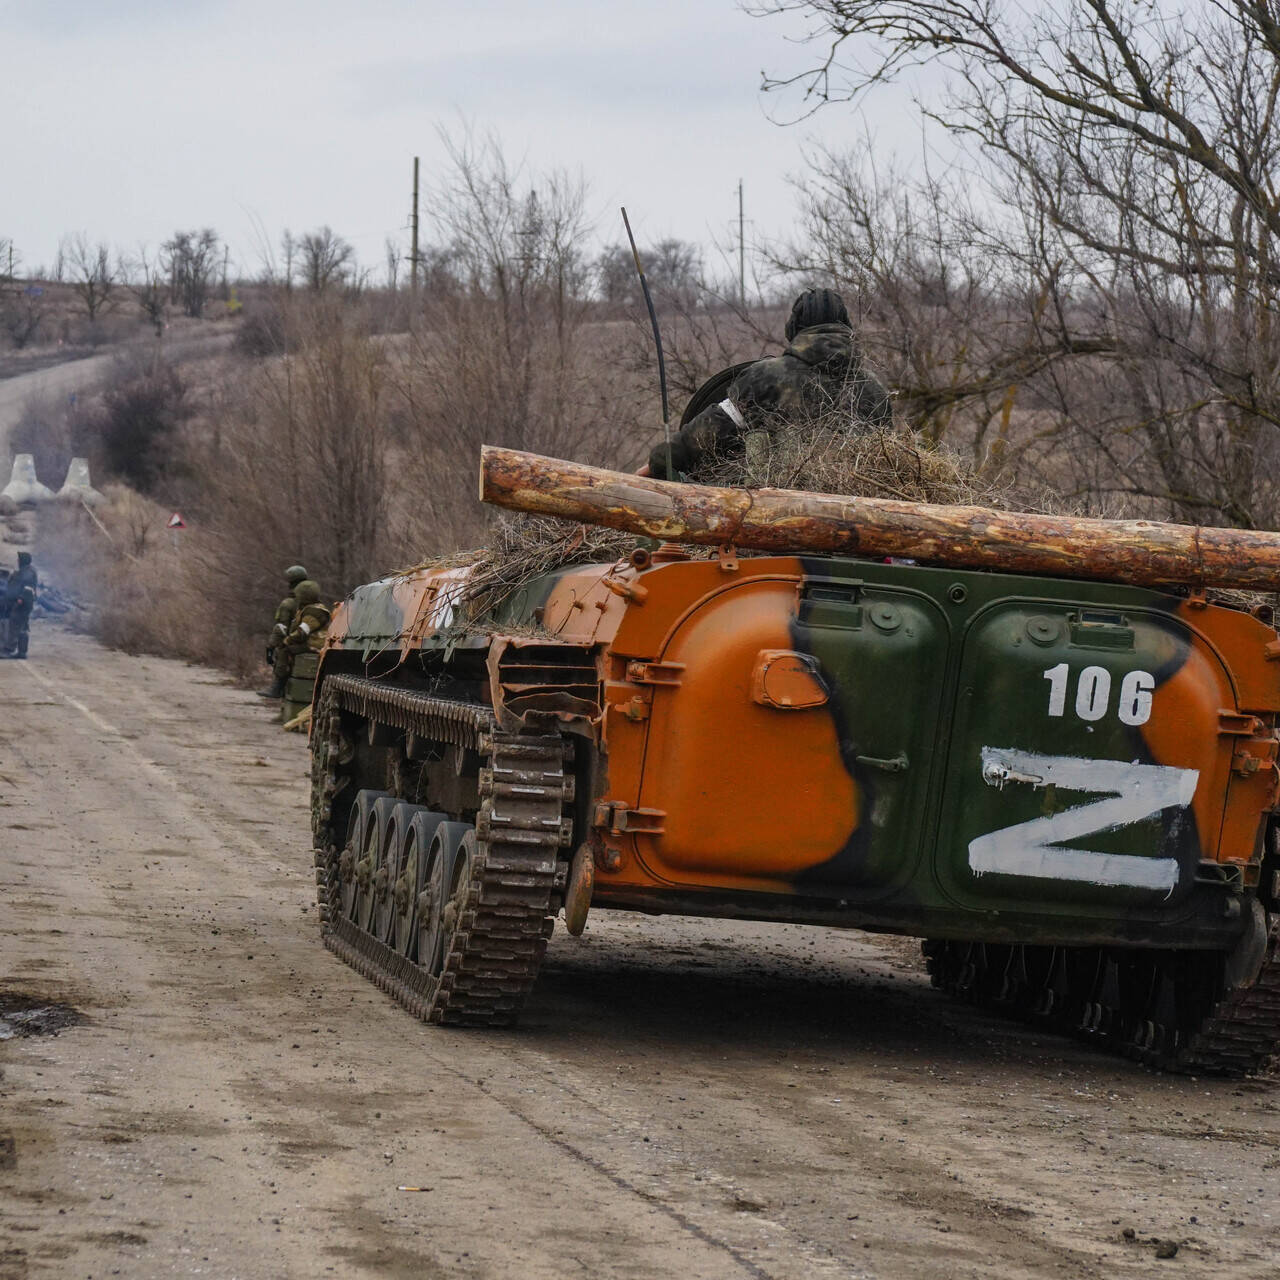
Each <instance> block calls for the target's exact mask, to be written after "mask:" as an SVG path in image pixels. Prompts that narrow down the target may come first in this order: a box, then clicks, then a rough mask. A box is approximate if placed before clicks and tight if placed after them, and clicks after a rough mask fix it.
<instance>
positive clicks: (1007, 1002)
mask: <svg viewBox="0 0 1280 1280" xmlns="http://www.w3.org/2000/svg"><path fill="white" fill-rule="evenodd" d="M923 950H924V954H925V958H926V961H927V964H928V969H929V973H930V976H931V977H932V979H933V984H934V986H936V987H939V988H941V989H942V990H944V991H947V992H949V993H950V994H951V995H955V996H959V997H960V998H962V999H965V1000H967V1001H969V1002H970V1003H972V1004H976V1005H980V1006H982V1007H984V1008H988V1009H991V1010H994V1011H996V1012H1000V1013H1006V1014H1014V1015H1016V1016H1020V1017H1025V1018H1029V1019H1032V1020H1034V1021H1038V1022H1044V1023H1047V1024H1048V1025H1050V1026H1052V1027H1053V1028H1054V1029H1055V1030H1058V1031H1063V1032H1068V1033H1073V1034H1076V1035H1079V1036H1081V1037H1083V1038H1084V1039H1086V1040H1089V1041H1090V1042H1092V1043H1095V1044H1102V1045H1104V1046H1105V1047H1107V1048H1108V1049H1111V1050H1113V1051H1115V1052H1119V1053H1122V1054H1124V1055H1125V1056H1126V1057H1130V1058H1134V1059H1136V1060H1138V1061H1140V1062H1143V1063H1145V1064H1146V1065H1147V1066H1149V1067H1153V1068H1156V1069H1158V1070H1162V1071H1176V1072H1181V1073H1203V1074H1206V1075H1222V1076H1243V1075H1248V1074H1249V1073H1251V1072H1256V1071H1260V1070H1262V1069H1263V1068H1265V1067H1266V1066H1267V1064H1268V1062H1269V1061H1270V1060H1271V1059H1272V1058H1273V1057H1274V1056H1275V1055H1276V1053H1277V1052H1278V1051H1280V921H1278V922H1276V923H1275V924H1273V925H1272V926H1271V931H1270V934H1269V937H1268V941H1267V949H1266V954H1265V957H1264V959H1263V962H1262V967H1261V969H1260V970H1259V972H1258V974H1257V976H1256V977H1255V979H1254V980H1253V982H1251V983H1250V984H1249V985H1247V986H1241V987H1238V988H1236V989H1234V990H1230V991H1226V992H1223V991H1222V987H1223V985H1224V984H1223V983H1222V979H1221V974H1222V967H1223V963H1224V962H1223V958H1222V957H1221V956H1219V955H1217V954H1215V953H1205V952H1182V953H1177V954H1175V953H1172V952H1144V951H1133V952H1124V951H1120V950H1118V949H1114V948H1105V947H1077V948H1049V947H1030V946H1027V947H1020V946H988V945H984V944H981V943H961V942H934V941H930V942H926V943H925V944H924V948H923ZM1122 966H1124V967H1126V968H1127V971H1128V972H1127V980H1126V975H1124V974H1122ZM1033 975H1034V976H1033ZM1206 984H1210V990H1209V994H1208V995H1207V996H1206V995H1204V992H1205V989H1206ZM1193 987H1198V989H1199V996H1197V991H1196V990H1193V989H1192V988H1193ZM1197 1005H1199V1006H1200V1007H1199V1011H1198V1014H1197V1013H1192V1014H1191V1015H1190V1016H1188V1010H1195V1009H1196V1007H1197ZM1180 1015H1181V1016H1180Z"/></svg>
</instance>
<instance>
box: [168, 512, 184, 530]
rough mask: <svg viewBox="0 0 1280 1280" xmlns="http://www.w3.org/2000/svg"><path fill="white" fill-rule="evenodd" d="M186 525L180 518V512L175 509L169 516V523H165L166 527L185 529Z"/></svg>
mask: <svg viewBox="0 0 1280 1280" xmlns="http://www.w3.org/2000/svg"><path fill="white" fill-rule="evenodd" d="M186 527H187V522H186V521H185V520H184V519H183V518H182V514H181V513H180V512H178V511H175V512H174V513H173V515H171V516H170V517H169V523H168V524H167V525H165V528H166V529H185V528H186Z"/></svg>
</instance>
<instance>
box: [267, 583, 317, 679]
mask: <svg viewBox="0 0 1280 1280" xmlns="http://www.w3.org/2000/svg"><path fill="white" fill-rule="evenodd" d="M284 576H285V580H286V581H287V582H288V584H289V594H288V595H287V596H285V598H284V599H283V600H281V601H280V603H279V604H278V605H276V611H275V613H274V615H273V616H272V620H271V621H272V625H271V634H270V635H269V636H268V637H267V666H269V667H271V668H272V669H274V668H275V665H276V650H277V649H278V648H279V647H280V645H281V644H282V643H283V641H284V638H285V636H286V635H287V634H288V631H289V628H290V626H292V624H293V617H294V614H296V613H297V612H298V600H297V594H296V593H297V590H298V583H300V582H302V581H304V580H305V579H306V576H307V571H306V569H304V568H303V567H302V565H300V564H291V565H290V566H289V567H288V568H287V569H286V570H285V571H284ZM277 686H280V687H279V688H278V689H277ZM259 696H260V697H263V698H280V697H283V696H284V687H283V685H281V684H280V681H279V680H276V681H274V682H273V683H272V685H271V687H270V688H269V689H261V690H259Z"/></svg>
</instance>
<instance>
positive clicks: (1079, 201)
mask: <svg viewBox="0 0 1280 1280" xmlns="http://www.w3.org/2000/svg"><path fill="white" fill-rule="evenodd" d="M757 7H758V9H760V10H762V11H771V12H772V11H778V10H782V9H799V10H803V11H805V12H806V13H807V14H808V15H809V16H810V17H811V18H812V19H813V22H812V25H811V28H810V29H811V31H812V33H813V35H814V38H815V39H817V40H820V41H822V42H823V46H822V51H821V53H820V54H819V55H818V56H817V57H816V58H815V60H814V63H813V65H812V66H811V67H810V68H809V69H808V70H807V71H806V72H804V73H802V74H801V75H800V76H799V77H797V80H798V82H799V83H800V84H801V85H802V86H803V88H804V90H805V92H806V95H807V102H808V104H809V105H812V104H814V103H822V102H826V101H833V100H838V99H843V98H848V97H854V98H857V97H860V96H862V95H864V94H866V93H869V92H874V90H875V86H876V85H878V84H879V83H881V82H883V81H885V80H888V79H892V78H894V77H895V76H896V75H897V74H898V73H899V72H900V71H902V70H903V69H904V68H907V67H910V66H913V65H922V64H923V65H930V66H933V65H934V64H937V69H940V70H942V71H943V72H944V75H943V76H936V75H935V77H934V79H933V83H935V84H938V83H941V84H943V85H944V89H943V91H942V92H941V93H940V94H938V95H937V96H935V97H933V98H931V99H929V100H928V101H927V102H926V104H925V108H924V110H925V114H926V116H927V117H928V118H930V119H932V120H933V121H934V122H935V123H936V124H938V125H940V126H941V127H944V128H946V129H949V130H952V131H953V132H955V133H956V134H958V135H960V136H962V137H963V138H965V139H967V140H969V141H971V142H973V143H974V144H976V147H977V149H978V154H977V156H976V157H975V160H976V163H975V164H974V165H973V166H972V170H971V172H970V173H969V174H968V175H967V180H968V181H969V182H970V183H975V182H976V183H978V184H980V187H981V190H982V199H981V201H979V202H977V203H978V205H979V207H980V208H979V216H976V217H974V218H972V219H970V220H969V224H968V225H967V226H966V227H964V228H963V230H964V235H963V237H960V238H957V237H956V236H955V235H954V234H953V232H954V231H955V230H956V229H957V228H956V226H955V225H954V220H952V222H953V225H951V226H949V227H948V228H947V234H946V236H945V238H944V240H943V242H942V244H943V248H944V251H945V252H946V253H947V254H949V255H950V256H951V257H952V260H953V261H956V262H958V263H960V264H961V266H962V269H965V270H967V269H968V268H969V266H970V264H973V263H975V262H976V263H977V264H978V265H979V266H983V265H987V266H988V267H989V273H988V278H987V282H986V283H985V285H984V290H983V292H984V293H986V294H987V295H988V296H987V298H985V299H982V301H983V308H982V309H983V310H986V311H987V313H988V319H987V321H986V323H987V324H988V325H990V321H992V320H994V321H995V326H994V328H991V327H988V328H986V329H984V327H983V326H984V321H983V319H982V317H981V316H980V315H979V316H975V317H974V319H973V321H972V322H968V321H967V319H966V317H965V315H964V313H963V308H960V309H958V310H957V309H955V308H953V309H952V310H951V311H950V313H949V314H950V317H951V318H954V319H956V320H957V322H958V329H957V334H958V338H957V340H956V341H954V342H952V344H951V347H950V349H951V350H953V351H955V352H956V353H957V354H958V355H961V359H960V360H959V362H958V369H959V376H958V377H957V378H956V380H955V386H954V388H947V387H946V386H945V383H944V385H943V388H942V389H943V390H946V391H947V392H948V395H949V396H950V405H951V406H952V410H951V411H952V412H955V411H959V412H960V413H961V417H962V418H963V417H964V416H966V415H968V414H969V413H970V412H972V413H973V415H974V416H975V417H976V418H977V420H978V424H977V425H978V431H979V434H981V433H982V432H983V431H985V430H986V429H987V428H986V427H985V426H984V425H983V423H984V421H985V423H986V424H988V425H990V424H991V423H998V424H999V425H998V428H997V430H996V438H995V439H994V440H990V437H987V439H988V442H989V452H988V455H987V456H988V457H989V458H994V459H996V460H997V461H999V462H1000V463H1001V464H1002V465H1007V464H1008V458H1007V452H1006V456H1005V457H1001V450H1002V449H1004V448H1005V446H1012V445H1013V444H1015V443H1017V444H1018V445H1019V447H1020V448H1022V449H1023V450H1025V455H1024V460H1023V465H1026V466H1029V467H1034V468H1038V469H1039V470H1040V471H1041V473H1042V474H1044V475H1045V476H1052V478H1053V479H1054V480H1055V481H1057V482H1058V483H1059V484H1061V485H1062V486H1063V487H1064V488H1069V489H1071V490H1073V491H1075V492H1077V493H1078V494H1080V495H1081V496H1082V497H1084V498H1087V499H1088V500H1089V501H1093V502H1108V501H1115V500H1121V501H1123V502H1125V503H1126V505H1128V507H1129V508H1130V509H1131V510H1134V511H1136V512H1141V513H1145V514H1153V515H1161V516H1172V517H1173V518H1176V519H1181V520H1187V521H1195V522H1202V523H1210V524H1214V523H1230V524H1237V525H1243V526H1257V525H1260V524H1271V525H1274V524H1275V523H1277V521H1278V520H1280V488H1277V484H1276V482H1275V480H1274V479H1273V477H1274V476H1275V474H1276V463H1277V461H1280V459H1278V458H1277V448H1278V440H1280V431H1278V428H1280V380H1278V379H1277V375H1276V370H1277V368H1280V334H1278V331H1277V325H1276V322H1275V321H1276V315H1277V299H1278V296H1280V294H1278V290H1280V271H1278V270H1277V268H1276V265H1275V254H1274V240H1275V237H1276V235H1277V233H1280V211H1278V209H1277V205H1276V202H1275V199H1274V195H1273V193H1272V191H1271V188H1270V186H1269V185H1268V182H1267V179H1266V176H1265V175H1267V174H1269V173H1270V172H1271V171H1272V170H1273V169H1274V167H1275V164H1276V161H1277V158H1278V157H1280V116H1278V115H1277V103H1278V101H1280V99H1277V95H1276V93H1275V85H1276V83H1277V75H1280V70H1278V69H1280V35H1278V34H1277V27H1276V24H1275V21H1274V12H1273V10H1272V8H1271V7H1270V6H1268V5H1264V4H1260V3H1257V2H1256V0H1224V3H1221V4H1215V5H1209V6H1202V7H1200V8H1194V7H1193V8H1192V9H1190V10H1184V9H1176V10H1175V9H1171V8H1169V9H1166V8H1162V7H1161V6H1158V5H1143V6H1135V5H1122V4H1117V3H1114V2H1113V0H1067V2H1066V3H1063V4H1060V5H1050V6H1008V7H1005V8H1003V9H1001V8H998V7H997V8H993V7H992V6H990V5H988V4H985V3H977V2H975V3H970V2H969V0H962V2H960V3H939V2H937V0H895V3H892V4H887V5H886V4H881V3H877V2H874V0H794V3H793V2H792V0H776V2H775V0H770V2H769V3H764V4H761V5H759V6H757ZM846 42H849V43H848V45H847V46H846ZM854 42H856V44H857V47H858V49H859V54H860V56H859V58H858V60H857V62H856V63H850V62H846V61H844V59H843V58H842V52H843V49H844V48H845V47H853V43H854ZM827 176H828V177H830V176H831V175H830V167H829V166H828V168H827ZM836 176H837V178H838V177H839V175H836ZM832 185H833V188H834V189H836V195H837V197H838V202H839V201H843V202H844V203H845V205H846V207H847V209H848V210H849V211H850V213H851V216H852V220H853V221H852V227H853V230H854V232H855V234H854V236H853V240H852V242H851V243H852V246H853V255H852V256H853V257H854V258H855V259H856V260H857V262H858V264H859V266H862V265H864V264H865V263H866V261H867V260H868V258H869V257H878V260H879V261H881V262H883V261H886V260H889V259H887V258H886V255H885V253H884V246H885V237H886V235H887V236H888V238H889V240H890V243H891V247H893V246H892V235H893V229H894V223H893V220H892V218H887V217H885V216H884V213H885V211H884V210H883V209H881V210H879V211H878V212H877V211H875V210H872V212H873V214H874V215H875V216H873V217H871V218H865V217H862V216H861V215H862V213H863V212H864V211H865V209H866V208H867V204H866V201H862V202H861V203H860V202H859V197H858V193H857V192H856V191H855V192H854V193H853V198H852V199H847V198H846V197H847V196H848V192H847V191H845V190H843V189H842V187H844V188H847V187H848V185H849V184H847V183H845V184H841V183H840V182H836V183H834V184H832ZM927 197H928V191H927V189H926V190H925V191H917V192H913V193H911V196H910V198H911V199H912V200H913V201H923V202H924V208H925V209H926V210H929V209H930V205H929V201H928V198H927ZM919 207H920V205H919V204H917V205H916V209H917V210H918V209H919ZM916 219H917V222H918V221H919V220H920V218H919V215H918V213H917V215H916ZM925 220H926V221H927V220H928V214H926V217H925ZM966 245H967V246H968V248H969V252H968V253H967V254H966V252H965V247H966ZM890 259H891V255H890ZM992 272H993V273H994V274H991V273H992ZM973 278H980V277H973ZM1009 321H1013V323H1012V324H1011V325H1010V324H1009ZM1002 329H1003V330H1006V331H1005V332H1002V331H1001V330H1002ZM928 334H929V331H928V329H927V328H925V327H916V326H913V330H912V339H913V340H914V341H920V340H922V338H923V340H924V341H925V342H926V344H927V343H928ZM965 335H968V337H969V338H970V339H972V340H973V341H972V343H970V344H967V343H966V341H965ZM992 338H994V341H992ZM984 348H985V350H984ZM947 349H948V348H947V346H946V344H944V348H943V351H944V353H945V351H946V350H947ZM974 351H978V352H981V358H979V359H978V360H977V361H972V359H971V356H972V353H973V352H974ZM1046 357H1047V358H1046ZM947 364H948V361H947V360H946V359H945V358H944V359H943V360H942V361H941V362H940V364H939V365H938V366H937V370H938V372H941V373H943V374H945V372H946V369H947ZM913 372H915V373H916V375H917V377H916V381H917V382H919V383H921V384H922V385H923V386H924V387H925V389H926V390H928V384H927V382H925V381H924V380H922V379H920V378H919V377H918V374H919V372H921V371H920V370H916V371H913ZM975 375H976V376H975ZM938 381H939V379H938V378H937V377H936V376H935V377H934V378H933V382H934V383H935V384H937V383H938ZM905 390H906V389H905V388H904V392H905ZM906 398H907V397H906V396H905V394H904V399H906ZM1010 400H1012V401H1013V402H1016V409H1015V410H1014V411H1013V418H1012V421H1011V415H1010V413H1008V412H1006V410H1005V408H1004V406H1005V404H1006V403H1009V402H1010ZM1019 417H1021V419H1022V421H1021V423H1019V422H1018V420H1017V419H1018V418H1019ZM1019 427H1021V428H1022V429H1021V432H1019ZM947 429H948V430H950V427H948V428H947ZM1019 434H1021V440H1020V441H1017V440H1016V439H1015V438H1016V437H1018V436H1019Z"/></svg>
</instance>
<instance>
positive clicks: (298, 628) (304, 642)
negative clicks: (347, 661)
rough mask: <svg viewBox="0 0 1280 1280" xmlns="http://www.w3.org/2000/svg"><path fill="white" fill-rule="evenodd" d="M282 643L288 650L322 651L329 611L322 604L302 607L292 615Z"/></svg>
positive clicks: (327, 626) (326, 632) (327, 628)
mask: <svg viewBox="0 0 1280 1280" xmlns="http://www.w3.org/2000/svg"><path fill="white" fill-rule="evenodd" d="M291 622H292V625H291V626H290V628H289V634H288V635H287V636H285V639H284V643H285V647H286V648H288V649H297V650H301V649H322V648H323V647H324V640H325V636H326V635H327V634H328V630H329V610H328V608H327V607H326V606H325V605H322V604H308V605H303V607H302V608H301V609H299V610H298V612H297V613H295V614H294V615H293V618H292V620H291Z"/></svg>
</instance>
